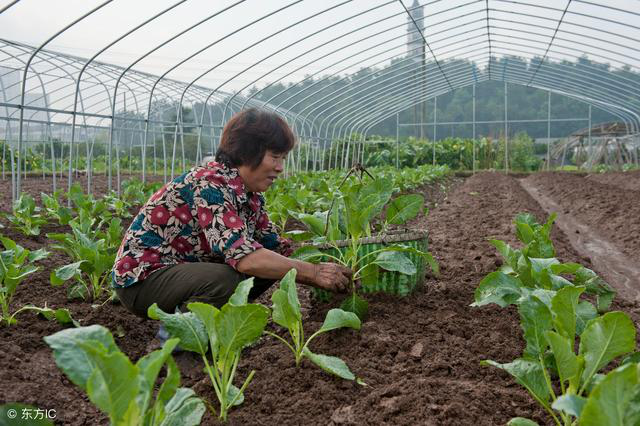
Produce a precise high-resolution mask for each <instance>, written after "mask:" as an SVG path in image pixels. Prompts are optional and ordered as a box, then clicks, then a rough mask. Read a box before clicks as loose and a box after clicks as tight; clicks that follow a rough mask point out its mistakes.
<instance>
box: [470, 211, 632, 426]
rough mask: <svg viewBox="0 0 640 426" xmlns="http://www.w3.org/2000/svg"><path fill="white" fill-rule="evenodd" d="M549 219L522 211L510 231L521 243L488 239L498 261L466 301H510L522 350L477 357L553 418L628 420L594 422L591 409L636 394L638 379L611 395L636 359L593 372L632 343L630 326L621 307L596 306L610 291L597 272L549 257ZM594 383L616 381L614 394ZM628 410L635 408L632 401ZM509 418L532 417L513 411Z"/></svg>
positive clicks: (561, 421)
mask: <svg viewBox="0 0 640 426" xmlns="http://www.w3.org/2000/svg"><path fill="white" fill-rule="evenodd" d="M554 220H555V215H552V216H551V217H550V218H549V220H548V221H547V222H546V223H545V224H544V225H540V224H538V223H536V221H535V219H534V218H533V216H531V215H529V214H520V215H518V216H517V217H516V219H515V225H516V235H517V237H518V239H519V240H520V241H521V242H522V243H523V244H524V246H523V248H522V249H513V248H512V247H510V246H509V245H508V244H506V243H504V242H503V241H498V240H492V241H491V242H492V244H493V245H494V246H496V248H497V249H498V251H499V252H500V253H501V255H502V257H503V258H504V262H505V263H504V265H503V266H502V267H501V268H500V270H499V271H496V272H492V273H490V274H489V275H487V276H486V277H485V278H484V279H483V280H482V281H481V282H480V284H479V285H478V288H477V289H476V293H475V300H476V301H475V303H473V304H472V306H482V305H487V304H490V303H495V304H497V305H499V306H501V307H505V306H508V305H512V304H513V305H516V306H517V308H518V313H519V315H520V323H521V324H520V325H521V327H522V330H523V334H524V340H525V342H526V347H525V350H524V353H523V355H522V356H521V357H520V358H518V359H515V360H513V361H512V362H509V363H498V362H495V361H491V360H486V361H483V362H482V364H483V365H489V366H493V367H497V368H500V369H502V370H504V371H506V372H508V373H509V374H511V375H512V376H513V377H514V378H515V379H516V381H517V382H518V383H519V384H521V385H522V386H524V387H525V388H526V389H527V391H528V392H529V393H530V394H531V396H532V397H533V398H534V399H535V400H536V401H537V402H538V403H539V404H540V405H541V406H542V407H543V408H544V409H545V410H546V411H547V413H549V415H550V416H551V418H552V419H553V421H554V422H555V424H557V425H564V426H569V425H574V424H577V423H579V424H580V425H583V424H589V425H607V424H636V423H635V422H631V423H626V422H616V423H609V422H601V421H600V420H601V419H602V416H599V415H598V414H597V412H598V410H604V411H607V412H615V411H617V410H618V409H619V408H620V407H621V406H623V405H625V404H627V403H628V402H629V401H628V400H629V399H630V398H631V399H633V398H636V401H640V400H638V399H637V395H638V394H640V393H639V392H640V386H638V387H636V388H635V389H636V390H635V391H633V392H631V393H630V394H629V398H627V401H626V402H625V401H622V400H623V399H624V398H623V397H618V396H617V395H620V394H619V391H620V389H622V388H623V387H624V386H625V385H623V384H622V381H623V380H629V382H628V383H638V372H637V366H636V369H635V370H633V371H634V373H632V370H631V369H629V368H623V369H622V370H620V369H618V370H615V371H614V372H612V373H609V374H614V376H613V377H616V378H615V379H614V378H611V379H608V378H607V377H608V375H607V376H606V377H605V376H604V375H602V374H600V371H601V370H602V369H604V368H607V367H608V366H609V364H610V363H611V362H612V361H614V360H615V359H616V358H619V357H621V356H623V355H626V354H629V353H631V352H632V351H634V349H635V346H636V329H635V326H634V324H633V322H632V320H631V319H630V318H629V317H628V316H627V315H626V314H625V313H623V312H607V313H604V314H602V315H600V314H599V312H604V311H606V310H607V309H608V308H609V306H610V305H611V302H612V299H613V296H614V294H615V293H614V291H613V289H611V287H610V286H609V285H608V284H607V283H606V282H605V281H604V280H602V279H601V278H600V277H598V276H597V275H596V274H595V273H594V272H593V271H591V270H590V269H587V268H585V267H584V266H582V265H580V264H577V263H560V261H558V259H556V258H555V255H556V251H555V249H554V247H553V243H552V241H551V238H550V232H551V227H552V224H553V221H554ZM584 294H590V295H591V296H592V297H595V299H596V305H595V306H594V305H593V304H592V303H591V302H590V301H588V300H580V297H581V296H582V295H584ZM576 339H578V342H579V344H578V346H577V353H576V350H575V349H576ZM614 381H615V384H612V383H613V382H614ZM601 386H603V387H606V389H613V388H615V387H616V386H618V388H617V390H616V391H615V392H614V394H615V395H616V396H614V397H611V396H609V397H604V396H603V394H602V392H603V389H604V388H601ZM632 395H636V396H634V397H633V398H632ZM627 405H628V404H627ZM587 407H590V408H589V409H587ZM596 407H597V408H596ZM636 412H637V413H640V402H638V403H637V409H636ZM614 417H615V416H614ZM509 424H510V425H516V426H518V425H526V426H532V425H536V424H537V423H535V422H534V421H532V420H530V419H525V418H520V417H517V418H514V419H512V420H511V421H510V422H509Z"/></svg>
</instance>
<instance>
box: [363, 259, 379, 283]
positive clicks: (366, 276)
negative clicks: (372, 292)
mask: <svg viewBox="0 0 640 426" xmlns="http://www.w3.org/2000/svg"><path fill="white" fill-rule="evenodd" d="M359 275H360V276H359V277H358V278H359V279H360V282H361V283H362V285H363V286H364V287H367V286H370V287H373V286H375V285H376V284H377V283H378V279H379V277H380V268H379V267H378V265H376V264H375V263H373V262H372V263H369V264H368V265H366V266H365V267H364V268H362V270H361V271H360V274H359Z"/></svg>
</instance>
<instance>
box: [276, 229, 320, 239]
mask: <svg viewBox="0 0 640 426" xmlns="http://www.w3.org/2000/svg"><path fill="white" fill-rule="evenodd" d="M283 236H284V237H285V238H289V239H290V240H292V241H295V242H301V241H307V240H309V239H311V237H313V233H311V232H309V231H303V230H300V229H292V230H291V231H287V232H285V233H284V234H283Z"/></svg>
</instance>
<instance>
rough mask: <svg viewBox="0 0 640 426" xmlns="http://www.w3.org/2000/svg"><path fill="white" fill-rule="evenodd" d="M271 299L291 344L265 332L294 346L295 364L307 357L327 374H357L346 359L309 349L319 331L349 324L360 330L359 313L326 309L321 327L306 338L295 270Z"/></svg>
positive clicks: (277, 319)
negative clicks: (350, 368) (348, 365)
mask: <svg viewBox="0 0 640 426" xmlns="http://www.w3.org/2000/svg"><path fill="white" fill-rule="evenodd" d="M271 300H272V301H273V320H274V321H275V322H276V324H278V325H281V326H282V327H285V328H287V330H289V335H290V336H291V343H289V342H288V341H287V340H285V339H283V338H282V337H280V336H278V335H277V334H275V333H271V332H269V331H265V333H267V334H269V335H271V336H273V337H275V338H277V339H278V340H280V341H281V342H283V343H284V344H285V345H287V347H288V348H289V349H291V351H292V352H293V355H294V357H295V360H296V366H299V365H300V362H301V361H302V358H303V357H306V358H308V359H309V360H311V362H313V363H314V364H316V365H317V366H318V367H320V368H322V369H323V370H324V371H326V372H328V373H331V374H335V375H336V376H338V377H342V378H343V379H347V380H355V378H356V377H355V376H354V375H353V373H352V372H351V370H349V367H347V364H346V363H345V362H344V361H343V360H341V359H340V358H337V357H333V356H327V355H321V354H315V353H313V352H311V350H310V349H309V343H311V341H312V340H313V339H314V338H316V337H317V336H319V335H320V334H322V333H326V332H327V331H331V330H335V329H337V328H342V327H350V328H353V329H356V330H360V319H359V318H358V316H357V315H356V314H354V313H352V312H346V311H343V310H342V309H331V310H330V311H329V312H327V316H326V318H325V320H324V323H323V324H322V327H320V329H319V330H318V331H316V332H315V333H313V334H312V335H311V337H309V338H308V339H307V340H305V338H304V330H303V328H302V314H301V313H300V301H299V300H298V292H297V289H296V270H295V269H292V270H290V271H289V272H287V274H286V275H285V276H284V278H283V279H282V280H281V281H280V288H279V289H278V290H276V291H275V292H274V293H273V296H271Z"/></svg>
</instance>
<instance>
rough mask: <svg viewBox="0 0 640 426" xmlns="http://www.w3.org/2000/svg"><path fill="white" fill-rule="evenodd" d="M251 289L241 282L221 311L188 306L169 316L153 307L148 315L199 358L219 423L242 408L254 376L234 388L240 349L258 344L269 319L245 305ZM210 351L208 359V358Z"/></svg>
mask: <svg viewBox="0 0 640 426" xmlns="http://www.w3.org/2000/svg"><path fill="white" fill-rule="evenodd" d="M252 286H253V278H249V279H248V280H244V281H242V282H241V283H240V284H238V287H237V288H236V291H235V292H234V294H233V295H232V296H231V298H230V299H229V302H228V303H227V304H225V305H224V306H223V307H222V308H221V309H218V308H216V307H215V306H212V305H208V304H206V303H200V302H194V303H189V304H188V305H187V308H188V309H189V310H190V311H191V312H187V313H180V312H177V313H175V314H168V313H166V312H163V311H162V310H161V309H160V308H158V305H157V304H155V303H154V304H153V305H151V306H150V307H149V311H148V314H149V317H151V318H152V319H157V320H160V321H162V323H163V324H164V326H165V328H166V329H167V331H168V332H169V334H170V335H171V336H174V337H179V338H180V347H181V348H183V349H185V350H188V351H191V352H196V353H198V354H200V355H201V356H202V360H203V362H204V365H205V371H206V373H207V374H208V375H209V379H210V380H211V384H212V385H213V388H214V390H215V393H216V396H217V398H218V401H219V402H220V411H219V413H218V417H219V418H220V419H221V420H222V421H226V420H227V413H228V411H229V409H230V408H231V407H233V406H236V405H240V404H242V402H243V401H244V395H243V392H244V390H245V389H246V387H247V386H248V385H249V383H250V382H251V379H253V375H254V373H255V370H254V371H251V373H249V375H248V376H247V378H246V379H245V381H244V383H243V384H242V386H241V387H240V388H237V387H236V386H234V385H233V379H234V377H235V374H236V369H237V368H238V362H239V361H240V355H241V353H242V349H243V348H244V347H245V346H248V345H250V344H251V343H253V342H255V341H256V340H258V338H259V337H260V336H261V335H262V332H263V331H264V327H265V326H266V325H267V320H268V319H269V309H268V308H267V307H266V306H263V305H259V304H247V298H248V295H249V290H250V289H251V287H252ZM209 348H210V349H211V358H209V357H207V352H208V351H209Z"/></svg>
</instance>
